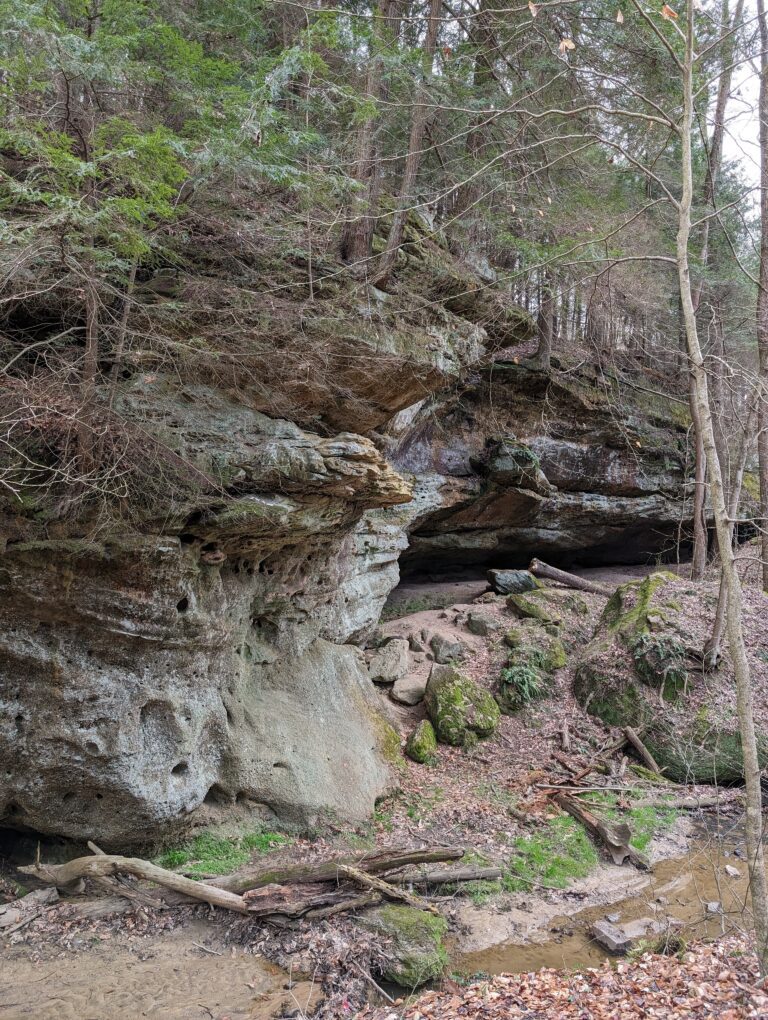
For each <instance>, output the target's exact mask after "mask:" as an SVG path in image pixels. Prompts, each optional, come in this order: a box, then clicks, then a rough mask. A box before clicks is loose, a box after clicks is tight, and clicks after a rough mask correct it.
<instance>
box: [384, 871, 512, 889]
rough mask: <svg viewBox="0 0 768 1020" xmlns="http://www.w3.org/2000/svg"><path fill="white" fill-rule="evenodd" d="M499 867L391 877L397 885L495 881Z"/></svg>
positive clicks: (499, 876) (499, 875)
mask: <svg viewBox="0 0 768 1020" xmlns="http://www.w3.org/2000/svg"><path fill="white" fill-rule="evenodd" d="M502 874H503V872H502V870H501V868H459V869H458V870H456V871H449V870H448V869H446V870H445V871H427V872H425V873H424V874H423V875H399V876H398V877H397V878H395V879H391V881H392V882H393V884H394V883H397V884H398V885H454V884H456V885H459V884H461V883H462V882H495V881H496V880H497V879H499V878H501V876H502Z"/></svg>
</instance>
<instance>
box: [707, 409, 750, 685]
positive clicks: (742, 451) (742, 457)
mask: <svg viewBox="0 0 768 1020" xmlns="http://www.w3.org/2000/svg"><path fill="white" fill-rule="evenodd" d="M758 400H759V397H758ZM755 420H756V411H755V409H754V408H753V409H752V410H751V411H750V414H749V417H748V419H747V421H746V423H745V425H744V428H743V430H742V433H741V439H740V440H739V450H738V453H737V455H736V470H735V473H734V477H733V482H732V484H731V492H730V497H729V499H728V518H729V526H730V531H731V547H732V548H734V540H733V536H734V535H735V533H736V515H737V514H738V512H739V502H740V501H741V490H742V486H743V485H744V471H745V469H746V466H747V457H748V456H749V449H750V447H751V446H752V443H753V441H754V438H755ZM727 604H728V597H727V589H726V584H725V577H724V575H723V573H722V571H721V572H720V591H719V594H718V597H717V611H716V613H715V622H714V624H713V626H712V634H711V636H710V638H709V640H708V641H707V643H706V644H705V645H704V665H705V667H707V668H709V669H714V668H715V667H716V666H717V664H718V662H719V661H720V658H721V655H722V653H721V648H722V643H723V636H724V634H725V610H726V606H727Z"/></svg>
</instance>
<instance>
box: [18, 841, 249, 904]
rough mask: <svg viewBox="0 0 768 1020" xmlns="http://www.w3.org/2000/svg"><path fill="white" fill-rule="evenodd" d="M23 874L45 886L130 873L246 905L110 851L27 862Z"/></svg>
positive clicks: (211, 898)
mask: <svg viewBox="0 0 768 1020" xmlns="http://www.w3.org/2000/svg"><path fill="white" fill-rule="evenodd" d="M19 871H21V872H23V873H24V874H25V875H33V876H34V877H35V878H38V879H40V881H42V882H47V883H48V884H49V885H55V886H59V887H61V886H67V885H71V884H72V883H73V882H77V881H78V880H79V879H81V878H109V877H112V876H114V875H119V874H125V875H134V876H135V877H136V878H143V879H144V880H145V881H147V882H155V883H156V884H157V885H162V886H164V887H165V888H166V889H171V890H173V891H174V892H177V893H181V894H182V895H184V896H191V897H192V898H193V899H196V900H202V901H203V902H204V903H210V904H211V905H212V906H214V907H225V908H226V909H227V910H235V911H237V913H239V914H247V913H248V906H247V904H246V902H245V900H244V899H243V898H242V896H237V895H235V893H231V892H228V891H227V890H225V889H217V888H214V887H213V886H211V885H208V884H207V883H205V882H195V881H194V880H193V879H191V878H185V877H184V876H183V875H177V874H176V873H175V872H173V871H167V870H166V869H165V868H159V867H158V866H157V865H156V864H150V863H149V861H142V860H141V859H140V858H138V857H120V856H117V855H111V854H102V855H100V856H99V855H96V856H94V857H77V858H76V859H75V860H73V861H68V862H67V863H66V864H28V865H26V866H25V867H22V868H19Z"/></svg>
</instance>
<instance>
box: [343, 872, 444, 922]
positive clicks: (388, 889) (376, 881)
mask: <svg viewBox="0 0 768 1020" xmlns="http://www.w3.org/2000/svg"><path fill="white" fill-rule="evenodd" d="M339 871H340V873H341V874H342V875H344V876H345V877H346V878H351V879H352V881H353V882H357V884H358V885H362V886H363V888H365V889H373V891H374V892H377V893H381V895H382V896H385V897H386V898H387V899H388V900H400V901H401V902H403V903H407V904H408V906H409V907H415V908H416V909H417V910H427V911H429V913H430V914H437V915H438V917H439V916H440V911H439V910H438V909H437V907H434V906H433V905H432V904H431V903H427V902H426V900H423V899H422V898H421V897H420V896H414V895H413V893H409V892H406V891H405V889H398V888H397V886H394V885H390V884H389V882H385V881H383V879H381V878H376V877H375V875H369V874H367V873H366V872H365V871H361V870H360V869H359V868H353V867H352V866H351V865H349V864H341V865H340V866H339Z"/></svg>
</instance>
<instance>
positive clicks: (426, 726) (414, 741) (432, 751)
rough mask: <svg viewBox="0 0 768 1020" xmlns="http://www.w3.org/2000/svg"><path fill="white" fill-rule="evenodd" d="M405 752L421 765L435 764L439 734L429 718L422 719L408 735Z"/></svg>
mask: <svg viewBox="0 0 768 1020" xmlns="http://www.w3.org/2000/svg"><path fill="white" fill-rule="evenodd" d="M405 753H406V754H407V755H408V757H409V758H410V759H411V760H412V761H416V762H418V763H419V765H433V764H434V763H435V761H436V759H437V736H436V734H435V728H434V726H433V725H432V723H431V722H430V721H429V719H422V720H421V722H420V723H419V725H418V726H417V727H416V729H415V730H414V731H413V733H411V735H410V737H408V741H407V743H406V745H405Z"/></svg>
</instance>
